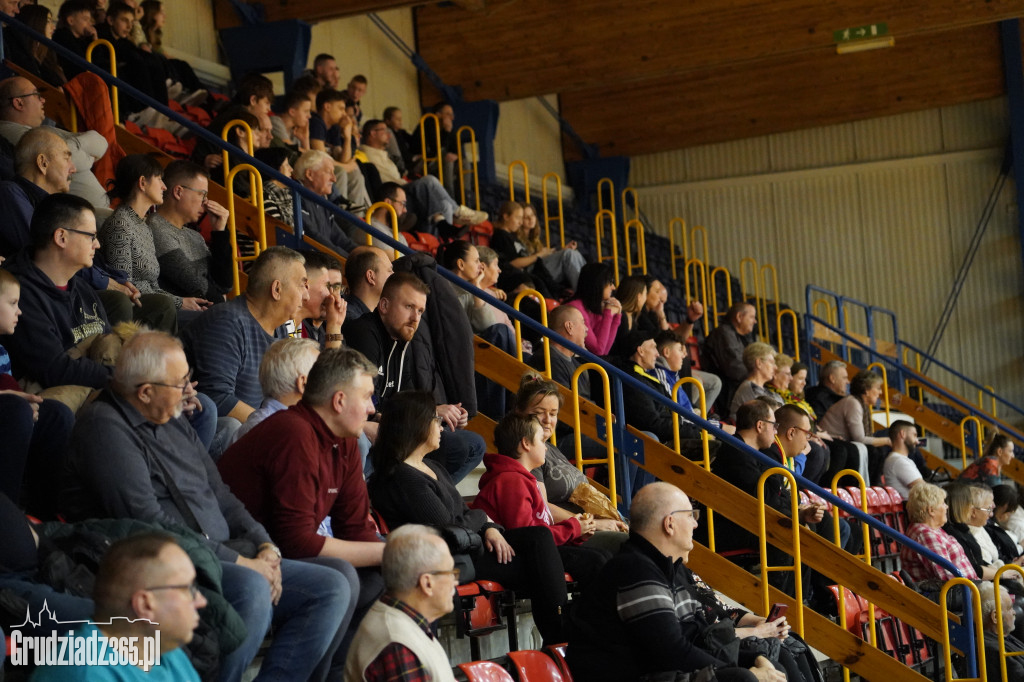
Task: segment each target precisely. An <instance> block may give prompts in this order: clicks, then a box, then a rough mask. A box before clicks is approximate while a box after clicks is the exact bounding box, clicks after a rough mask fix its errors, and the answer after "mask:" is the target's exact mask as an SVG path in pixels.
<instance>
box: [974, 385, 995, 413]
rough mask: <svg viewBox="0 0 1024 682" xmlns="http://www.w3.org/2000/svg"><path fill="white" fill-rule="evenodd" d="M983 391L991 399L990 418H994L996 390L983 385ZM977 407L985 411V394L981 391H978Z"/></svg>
mask: <svg viewBox="0 0 1024 682" xmlns="http://www.w3.org/2000/svg"><path fill="white" fill-rule="evenodd" d="M984 390H985V391H988V392H989V396H990V397H991V398H992V416H993V417H994V416H996V389H994V388H992V387H991V386H989V385H988V384H985V386H984ZM978 407H980V408H981V409H983V410H984V409H985V394H984V393H983V392H982V389H981V388H979V389H978Z"/></svg>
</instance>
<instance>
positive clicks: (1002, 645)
mask: <svg viewBox="0 0 1024 682" xmlns="http://www.w3.org/2000/svg"><path fill="white" fill-rule="evenodd" d="M1007 571H1016V572H1017V573H1020V575H1021V577H1022V578H1024V568H1021V567H1020V566H1018V565H1017V564H1006V565H1004V566H1002V567H1000V569H999V570H998V571H996V577H995V578H993V580H992V584H993V585H994V586H995V592H996V614H997V615H996V628H997V629H996V634H997V635H998V637H999V677H1000V680H1001V681H1002V682H1012V681H1011V680H1010V679H1009V678H1008V677H1007V674H1006V659H1007V658H1010V657H1012V656H1024V651H1011V652H1008V651H1007V650H1006V635H1007V634H1009V633H1008V632H1006V626H1005V624H1004V623H1003V595H1002V590H1000V589H999V581H1000V580H1001V579H1002V577H1003V573H1006V572H1007ZM978 597H979V600H980V598H981V593H979V594H978ZM979 603H980V601H979ZM978 619H979V620H980V619H981V610H980V609H979V610H978ZM982 648H984V647H982ZM979 665H984V664H979ZM989 682H998V681H997V680H989Z"/></svg>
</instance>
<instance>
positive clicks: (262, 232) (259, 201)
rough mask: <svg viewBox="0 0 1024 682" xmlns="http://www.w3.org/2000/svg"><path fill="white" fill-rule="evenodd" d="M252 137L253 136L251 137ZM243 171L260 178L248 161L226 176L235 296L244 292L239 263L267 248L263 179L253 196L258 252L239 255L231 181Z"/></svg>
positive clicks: (257, 255) (249, 259)
mask: <svg viewBox="0 0 1024 682" xmlns="http://www.w3.org/2000/svg"><path fill="white" fill-rule="evenodd" d="M250 139H251V138H250ZM241 172H249V173H251V174H252V175H251V176H250V177H255V178H260V172H259V171H258V170H256V168H255V166H252V165H250V164H248V163H240V164H238V165H237V166H235V167H234V168H232V169H231V172H229V173H228V174H227V175H226V176H225V178H224V184H225V185H226V186H227V187H228V188H229V189H228V237H229V239H230V241H231V258H232V260H234V267H232V268H231V291H232V292H233V294H234V295H235V296H238V295H239V294H241V293H242V289H241V285H240V283H239V281H238V264H239V263H243V262H245V261H251V260H256V259H257V258H259V255H260V254H261V253H262V252H263V251H266V250H267V214H266V212H265V211H264V208H263V179H262V178H260V181H259V182H257V183H256V192H255V194H254V195H253V196H255V197H256V207H257V211H256V215H257V221H258V222H257V224H258V225H259V240H258V241H257V242H256V253H254V254H253V255H252V256H240V255H238V228H237V227H236V225H235V193H234V192H232V191H231V189H230V187H231V183H232V182H233V181H234V179H235V176H236V175H238V173H241Z"/></svg>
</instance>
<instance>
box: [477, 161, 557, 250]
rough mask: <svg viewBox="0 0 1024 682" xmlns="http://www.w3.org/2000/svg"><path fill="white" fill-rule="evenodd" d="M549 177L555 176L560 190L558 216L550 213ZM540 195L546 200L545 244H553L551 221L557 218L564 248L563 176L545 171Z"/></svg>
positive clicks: (542, 199) (543, 200)
mask: <svg viewBox="0 0 1024 682" xmlns="http://www.w3.org/2000/svg"><path fill="white" fill-rule="evenodd" d="M548 178H554V180H555V188H556V189H557V190H558V192H557V196H558V215H556V216H551V215H550V211H551V207H550V206H549V204H550V203H551V199H550V197H548ZM540 196H541V201H542V202H544V234H545V239H546V242H545V244H546V245H547V246H548V247H550V246H551V221H553V220H557V221H558V234H559V236H560V237H561V239H562V248H563V249H564V248H565V208H564V207H563V206H562V178H561V176H560V175H559V174H558V173H555V172H554V171H552V172H550V173H545V174H544V177H542V178H541V179H540ZM479 208H480V207H479V206H478V207H477V210H479Z"/></svg>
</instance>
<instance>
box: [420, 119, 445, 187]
mask: <svg viewBox="0 0 1024 682" xmlns="http://www.w3.org/2000/svg"><path fill="white" fill-rule="evenodd" d="M430 119H433V120H434V137H435V141H434V143H435V144H436V145H437V156H436V157H433V156H427V121H429V120H430ZM420 150H421V151H422V154H423V177H426V176H428V175H430V170H429V168H430V166H429V164H430V162H431V161H436V162H437V181H438V182H440V183H441V185H442V186H443V185H444V150H443V149H441V117H439V116H438V115H437V114H431V113H426V114H423V115H422V116H420Z"/></svg>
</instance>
